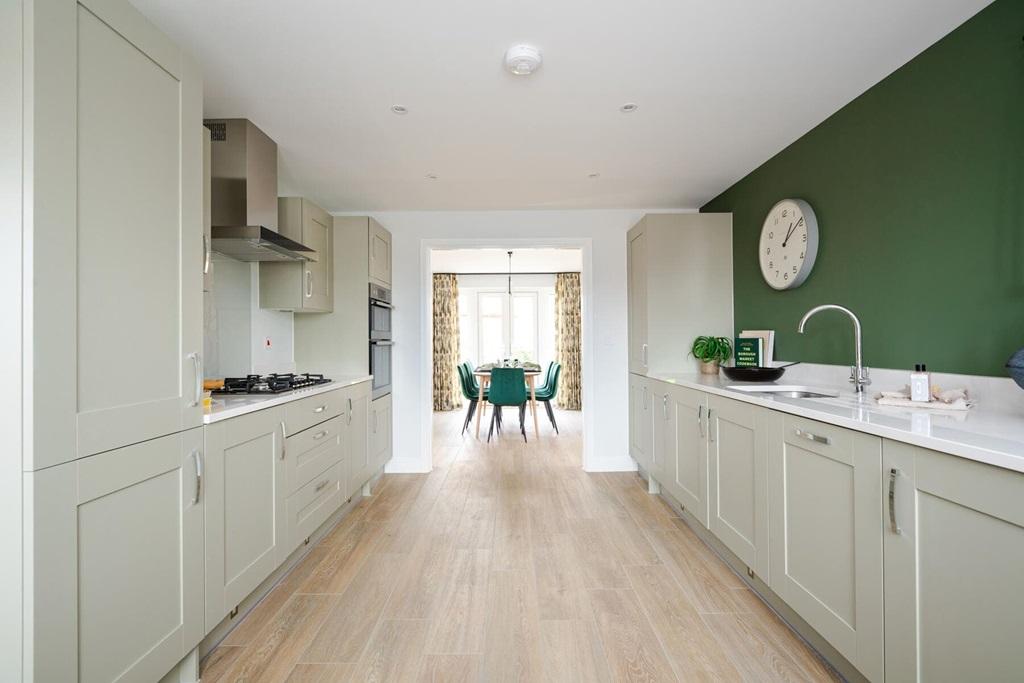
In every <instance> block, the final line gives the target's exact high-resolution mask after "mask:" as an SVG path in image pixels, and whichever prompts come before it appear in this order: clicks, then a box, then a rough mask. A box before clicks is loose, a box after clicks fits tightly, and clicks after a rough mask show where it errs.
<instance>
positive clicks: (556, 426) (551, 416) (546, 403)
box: [544, 401, 559, 434]
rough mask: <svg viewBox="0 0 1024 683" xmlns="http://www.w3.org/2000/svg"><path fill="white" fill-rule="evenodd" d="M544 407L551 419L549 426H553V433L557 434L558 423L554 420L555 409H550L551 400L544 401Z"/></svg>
mask: <svg viewBox="0 0 1024 683" xmlns="http://www.w3.org/2000/svg"><path fill="white" fill-rule="evenodd" d="M544 407H545V408H546V409H547V411H548V419H549V420H551V426H552V427H554V428H555V434H558V433H559V431H558V423H557V422H555V411H554V410H552V409H551V401H544Z"/></svg>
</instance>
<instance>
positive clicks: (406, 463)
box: [384, 458, 430, 474]
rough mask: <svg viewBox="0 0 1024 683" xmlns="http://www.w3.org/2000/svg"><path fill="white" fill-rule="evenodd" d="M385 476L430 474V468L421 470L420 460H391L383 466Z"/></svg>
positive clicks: (421, 463)
mask: <svg viewBox="0 0 1024 683" xmlns="http://www.w3.org/2000/svg"><path fill="white" fill-rule="evenodd" d="M384 472H385V473H386V474H430V468H429V467H428V468H426V469H424V468H423V461H422V460H409V459H398V458H391V460H388V462H387V464H386V465H384Z"/></svg>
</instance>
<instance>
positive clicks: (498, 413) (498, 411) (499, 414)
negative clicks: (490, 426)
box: [494, 406, 502, 434]
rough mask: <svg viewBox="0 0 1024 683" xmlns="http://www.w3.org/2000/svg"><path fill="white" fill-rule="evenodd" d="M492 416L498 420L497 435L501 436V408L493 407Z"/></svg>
mask: <svg viewBox="0 0 1024 683" xmlns="http://www.w3.org/2000/svg"><path fill="white" fill-rule="evenodd" d="M494 415H495V416H496V417H497V418H498V433H499V434H501V427H502V424H501V406H494Z"/></svg>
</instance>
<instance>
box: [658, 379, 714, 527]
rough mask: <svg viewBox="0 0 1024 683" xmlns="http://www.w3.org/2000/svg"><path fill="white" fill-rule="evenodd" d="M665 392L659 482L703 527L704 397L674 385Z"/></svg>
mask: <svg viewBox="0 0 1024 683" xmlns="http://www.w3.org/2000/svg"><path fill="white" fill-rule="evenodd" d="M663 386H664V392H665V399H664V400H665V412H666V415H665V420H664V433H663V435H662V438H661V443H662V444H663V447H664V452H665V458H664V460H665V462H664V467H663V473H662V477H663V479H662V480H661V483H662V485H663V486H665V487H666V488H668V491H669V493H670V494H671V495H672V497H673V498H675V499H676V500H677V501H679V503H680V504H681V505H682V506H683V507H684V508H685V509H686V510H687V511H688V512H689V513H690V514H692V515H693V516H694V517H696V518H697V519H698V520H699V521H700V523H701V524H703V525H704V526H705V527H706V526H707V525H708V427H707V394H704V393H703V392H700V391H694V390H693V389H687V388H686V387H680V386H676V385H673V384H663Z"/></svg>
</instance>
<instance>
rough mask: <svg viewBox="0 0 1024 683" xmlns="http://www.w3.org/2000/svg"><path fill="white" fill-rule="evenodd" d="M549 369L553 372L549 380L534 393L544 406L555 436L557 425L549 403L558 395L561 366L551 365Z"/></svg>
mask: <svg viewBox="0 0 1024 683" xmlns="http://www.w3.org/2000/svg"><path fill="white" fill-rule="evenodd" d="M551 369H552V370H553V371H554V372H552V373H551V380H550V381H549V382H548V383H547V384H546V385H545V386H544V387H542V388H541V389H538V390H537V391H536V392H534V393H535V395H536V397H537V400H538V401H540V402H541V403H543V404H544V408H545V410H547V413H548V419H549V420H551V426H552V427H554V428H555V434H558V433H559V432H558V423H556V422H555V411H554V410H552V409H551V402H552V401H553V400H554V399H555V396H557V395H558V379H559V378H560V377H561V376H562V364H561V363H552V364H551Z"/></svg>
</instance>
